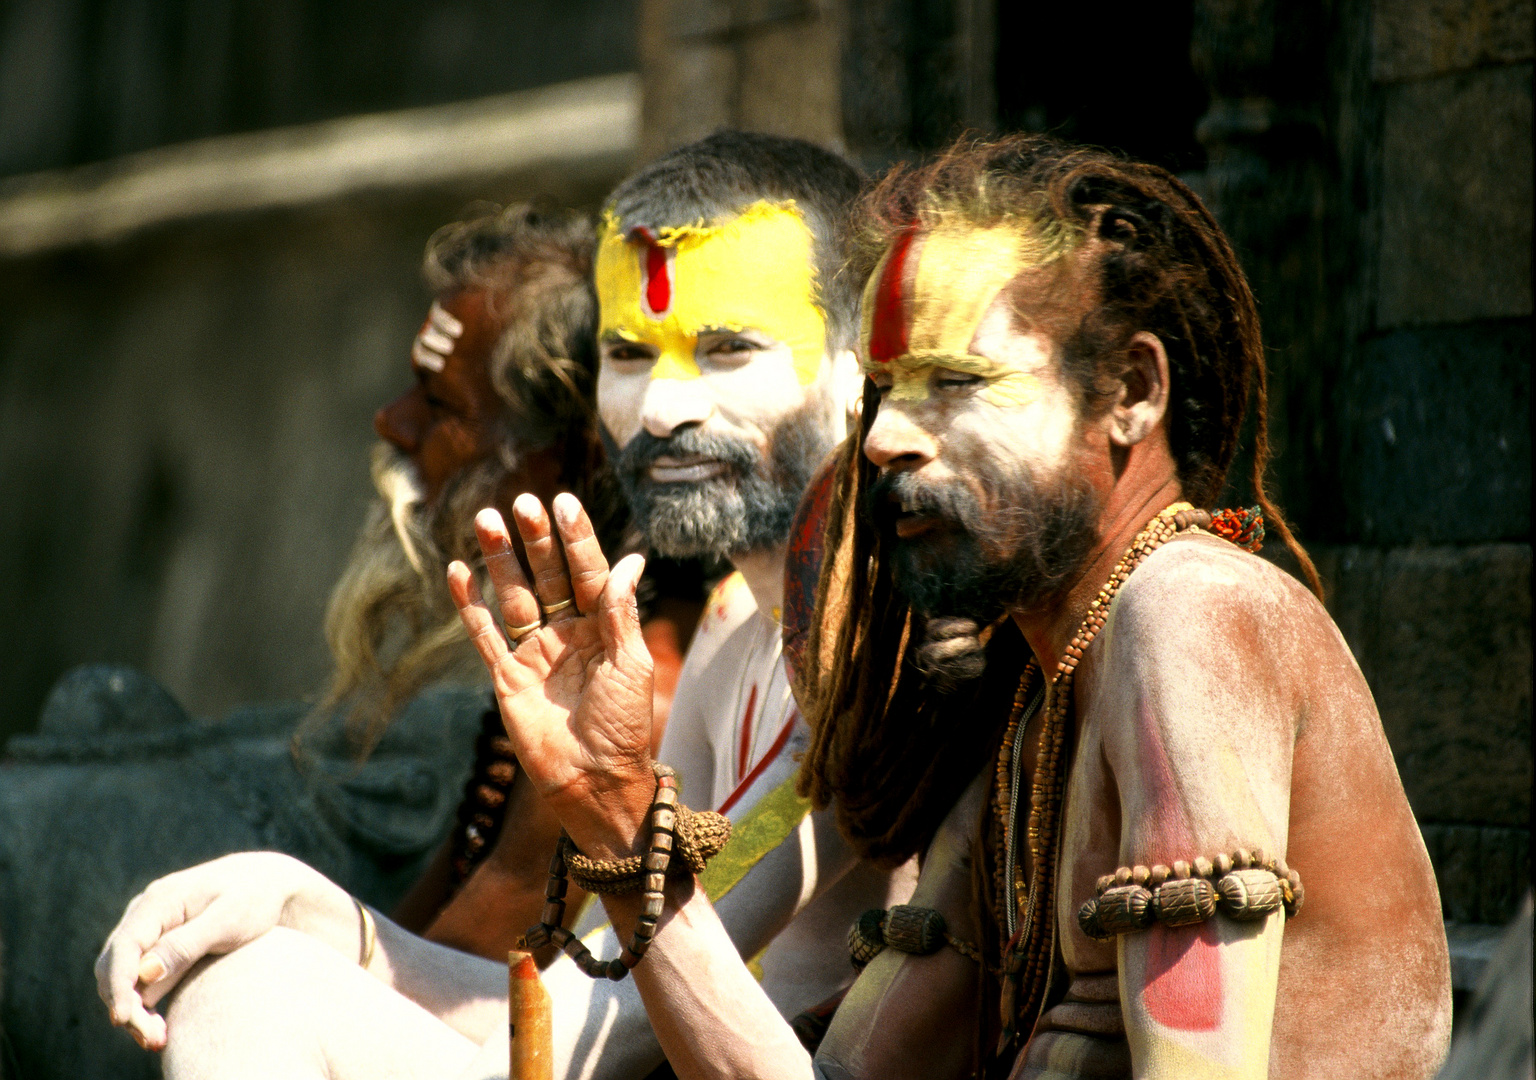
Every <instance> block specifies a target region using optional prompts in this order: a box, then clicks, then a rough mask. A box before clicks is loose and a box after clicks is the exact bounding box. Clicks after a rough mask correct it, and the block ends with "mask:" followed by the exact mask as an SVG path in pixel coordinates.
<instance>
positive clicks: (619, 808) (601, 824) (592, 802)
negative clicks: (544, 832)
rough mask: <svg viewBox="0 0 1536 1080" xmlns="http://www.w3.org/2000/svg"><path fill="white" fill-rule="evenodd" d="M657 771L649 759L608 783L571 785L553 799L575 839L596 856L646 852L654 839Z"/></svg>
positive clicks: (572, 840)
mask: <svg viewBox="0 0 1536 1080" xmlns="http://www.w3.org/2000/svg"><path fill="white" fill-rule="evenodd" d="M655 798H656V775H655V773H654V772H652V771H651V768H650V765H649V763H646V764H644V765H643V766H642V767H641V768H640V769H636V770H634V771H632V772H628V773H625V774H622V775H614V776H611V777H609V778H607V782H606V783H592V784H585V785H582V786H581V788H580V790H575V789H574V786H573V788H568V789H566V791H564V792H562V793H561V797H560V798H558V799H553V798H552V799H551V802H552V804H553V806H554V809H555V812H556V815H557V816H558V817H559V818H560V823H561V825H562V826H563V827H564V828H565V831H566V834H567V835H568V836H570V838H571V842H572V843H574V844H575V845H576V847H577V849H578V850H579V851H580V852H581V853H582V854H583V855H586V856H588V857H590V858H593V859H622V858H627V857H628V856H631V855H638V854H640V853H641V852H643V851H644V850H645V848H646V846H647V845H648V844H649V843H650V814H651V803H652V802H653V801H654V800H655Z"/></svg>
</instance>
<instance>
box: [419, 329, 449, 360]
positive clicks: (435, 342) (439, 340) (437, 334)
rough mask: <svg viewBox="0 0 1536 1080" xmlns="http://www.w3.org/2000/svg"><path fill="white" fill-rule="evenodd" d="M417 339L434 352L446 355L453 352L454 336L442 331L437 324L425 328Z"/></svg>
mask: <svg viewBox="0 0 1536 1080" xmlns="http://www.w3.org/2000/svg"><path fill="white" fill-rule="evenodd" d="M416 340H418V341H420V342H421V343H422V344H423V345H425V346H426V347H427V348H429V349H431V350H432V351H433V352H439V353H442V354H443V355H444V356H447V355H448V354H449V353H451V352H453V338H451V337H449V336H448V335H447V334H444V333H442V332H441V331H439V330H438V329H437V328H436V327H435V326H429V327H426V328H424V329H423V330H422V332H421V336H420V337H418V338H417V339H416Z"/></svg>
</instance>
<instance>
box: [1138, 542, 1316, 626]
mask: <svg viewBox="0 0 1536 1080" xmlns="http://www.w3.org/2000/svg"><path fill="white" fill-rule="evenodd" d="M1111 619H1112V622H1113V624H1114V625H1115V627H1116V628H1117V629H1118V631H1119V635H1118V636H1120V637H1121V638H1122V640H1123V641H1124V643H1126V644H1134V645H1135V647H1137V648H1138V649H1148V650H1151V651H1152V652H1153V653H1154V654H1158V655H1166V651H1167V650H1169V649H1174V650H1182V649H1184V648H1186V647H1188V646H1189V645H1191V644H1192V643H1193V642H1196V641H1200V642H1206V643H1220V642H1229V643H1231V644H1232V645H1233V646H1234V647H1238V648H1242V647H1244V646H1247V647H1248V649H1249V650H1250V651H1251V650H1253V649H1258V650H1260V651H1263V652H1268V651H1269V649H1270V648H1283V649H1288V650H1289V649H1294V648H1296V647H1297V646H1298V645H1302V644H1306V645H1309V646H1311V647H1319V646H1321V647H1324V648H1329V647H1333V646H1335V645H1337V646H1339V647H1342V645H1343V642H1342V640H1341V639H1339V636H1338V632H1337V630H1336V629H1335V628H1334V624H1333V620H1332V619H1331V618H1329V616H1328V613H1327V611H1325V610H1324V609H1323V606H1322V604H1320V603H1318V601H1317V598H1316V597H1315V596H1313V595H1312V593H1311V591H1310V590H1308V589H1307V587H1306V586H1305V585H1303V584H1302V583H1301V582H1300V581H1297V580H1296V579H1295V578H1294V577H1292V576H1291V575H1290V574H1288V573H1286V572H1285V571H1284V570H1282V569H1280V568H1279V567H1278V566H1275V565H1274V564H1273V563H1271V562H1268V561H1267V560H1265V559H1261V558H1259V557H1258V556H1257V555H1253V554H1250V553H1249V552H1246V551H1244V550H1242V549H1241V548H1238V547H1236V546H1235V545H1233V544H1229V543H1228V542H1227V541H1225V540H1222V539H1220V538H1219V537H1214V536H1205V535H1193V536H1186V537H1180V538H1179V539H1177V540H1175V541H1172V542H1170V543H1167V544H1164V545H1163V546H1162V547H1161V548H1159V549H1158V550H1156V551H1154V552H1153V553H1152V554H1151V555H1149V556H1148V557H1147V559H1146V561H1145V562H1143V563H1142V564H1141V566H1140V567H1138V568H1137V570H1136V572H1135V573H1134V574H1132V575H1131V577H1130V578H1129V579H1128V580H1127V581H1126V583H1125V585H1124V586H1123V587H1122V588H1121V590H1120V593H1119V595H1118V596H1117V597H1116V598H1115V602H1114V605H1113V607H1112V609H1111ZM1266 646H1268V647H1269V648H1266Z"/></svg>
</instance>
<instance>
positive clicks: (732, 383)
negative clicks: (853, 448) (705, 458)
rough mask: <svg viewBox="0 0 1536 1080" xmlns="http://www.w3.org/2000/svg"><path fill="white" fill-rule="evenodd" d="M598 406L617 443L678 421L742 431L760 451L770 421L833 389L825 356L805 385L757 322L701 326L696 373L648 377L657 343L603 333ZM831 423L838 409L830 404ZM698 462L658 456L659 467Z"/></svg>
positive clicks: (669, 428) (784, 348)
mask: <svg viewBox="0 0 1536 1080" xmlns="http://www.w3.org/2000/svg"><path fill="white" fill-rule="evenodd" d="M601 351H602V366H601V368H600V369H599V372H598V379H597V410H598V415H599V416H600V417H601V418H602V421H603V426H604V427H606V428H607V429H608V433H609V434H610V435H612V436H613V439H614V441H615V442H616V443H617V444H618V445H619V446H624V445H625V444H626V443H628V442H629V440H630V439H632V438H634V437H635V435H636V434H638V433H639V432H640V431H641V430H642V429H644V430H645V431H648V432H650V433H651V434H652V435H654V436H656V437H657V438H663V439H664V438H666V437H668V436H669V435H671V434H672V433H673V432H674V431H676V430H677V429H678V428H680V427H683V426H685V425H689V424H696V425H699V426H700V427H701V428H702V429H704V430H705V431H711V432H719V433H721V434H730V435H734V436H736V437H737V438H744V439H747V440H748V441H750V442H751V443H752V444H753V445H755V446H756V447H757V448H758V449H759V450H760V451H762V452H764V453H766V452H767V449H768V435H769V433H770V432H771V431H772V430H773V429H774V427H775V426H776V425H777V424H778V423H779V421H781V420H783V419H784V418H785V417H787V416H789V415H790V414H791V413H793V412H795V411H796V410H798V409H801V408H804V407H805V405H806V404H807V403H808V402H812V401H816V400H818V399H830V397H831V378H830V369H831V362H830V361H829V360H827V359H825V358H824V359H823V362H822V372H821V375H820V377H819V378H817V379H816V381H814V382H812V383H811V384H810V385H801V383H800V379H799V376H798V375H797V374H796V369H795V357H794V354H793V352H792V351H791V350H790V347H789V346H788V345H786V344H784V343H783V342H781V341H779V340H778V339H777V338H774V337H773V336H771V335H770V334H768V333H766V332H764V331H762V330H758V329H756V328H751V327H748V328H745V329H742V330H736V331H707V332H704V333H701V334H699V336H698V345H697V347H696V349H695V353H694V363H695V364H696V365H697V367H698V371H699V374H698V377H696V378H688V379H670V378H656V377H654V373H653V372H654V368H655V367H656V363H657V360H658V359H659V356H660V350H659V349H658V348H657V347H656V346H654V345H651V344H648V343H646V342H641V341H627V340H624V339H622V338H609V339H608V340H606V341H604V342H602V343H601ZM827 411H828V416H829V421H828V422H829V424H830V423H831V422H832V417H833V416H834V415H835V412H836V410H835V409H833V408H832V407H831V404H830V402H829V407H828V410H827ZM698 464H700V463H670V462H668V461H667V460H666V459H663V460H662V461H659V462H658V463H657V467H658V469H671V468H674V467H676V466H677V465H698ZM706 473H707V469H706V470H705V472H701V473H700V475H698V476H694V475H692V474H691V473H689V474H687V475H684V474H678V475H675V476H674V475H668V476H665V477H663V476H657V477H655V479H657V480H660V481H663V482H665V481H668V480H693V479H707V475H706Z"/></svg>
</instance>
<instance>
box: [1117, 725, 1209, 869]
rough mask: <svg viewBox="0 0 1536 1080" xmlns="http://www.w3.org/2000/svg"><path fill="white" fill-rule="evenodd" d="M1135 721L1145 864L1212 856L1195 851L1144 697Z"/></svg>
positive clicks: (1140, 838) (1138, 845)
mask: <svg viewBox="0 0 1536 1080" xmlns="http://www.w3.org/2000/svg"><path fill="white" fill-rule="evenodd" d="M1136 722H1137V723H1136V728H1137V735H1138V738H1137V749H1138V750H1139V751H1140V752H1139V754H1138V755H1137V765H1138V766H1139V771H1140V774H1141V775H1140V776H1139V777H1137V779H1138V780H1139V781H1140V782H1139V784H1138V786H1139V787H1140V788H1141V791H1142V814H1141V821H1140V823H1139V825H1138V827H1137V832H1138V833H1139V834H1140V835H1139V836H1138V837H1137V838H1136V845H1135V846H1136V850H1137V851H1138V852H1139V853H1140V852H1144V853H1146V855H1145V857H1143V860H1142V861H1144V862H1145V861H1147V859H1148V858H1151V859H1155V860H1156V861H1158V862H1161V863H1166V864H1168V865H1172V864H1173V861H1174V860H1175V859H1191V860H1192V859H1194V857H1195V856H1196V855H1205V854H1212V853H1210V852H1202V851H1195V850H1194V843H1195V838H1194V834H1193V833H1192V832H1191V830H1190V827H1189V821H1188V819H1187V818H1186V817H1185V816H1184V798H1183V796H1182V795H1181V794H1180V792H1179V785H1178V782H1177V781H1176V780H1175V779H1174V776H1173V764H1172V763H1171V762H1170V761H1169V760H1168V748H1167V747H1166V746H1165V745H1164V744H1163V731H1162V726H1161V725H1160V724H1159V723H1158V721H1157V717H1156V716H1154V715H1153V713H1152V706H1151V704H1150V703H1149V702H1148V701H1147V699H1146V698H1145V697H1142V698H1141V700H1140V701H1139V702H1138V703H1137V707H1136ZM1122 783H1124V781H1122ZM1148 865H1150V862H1149V863H1148Z"/></svg>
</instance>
